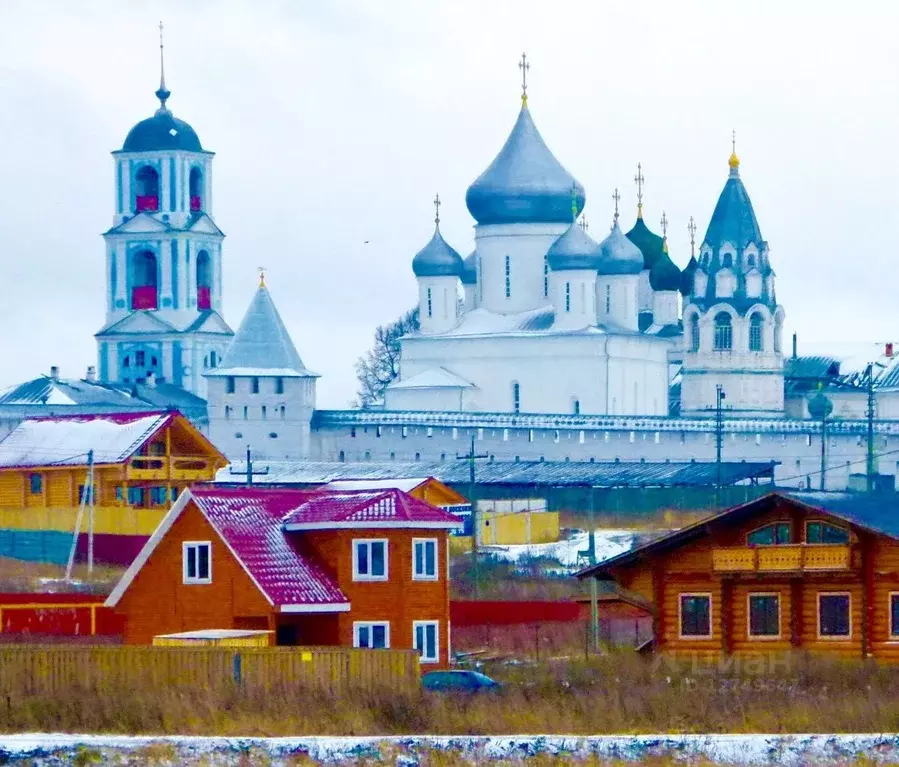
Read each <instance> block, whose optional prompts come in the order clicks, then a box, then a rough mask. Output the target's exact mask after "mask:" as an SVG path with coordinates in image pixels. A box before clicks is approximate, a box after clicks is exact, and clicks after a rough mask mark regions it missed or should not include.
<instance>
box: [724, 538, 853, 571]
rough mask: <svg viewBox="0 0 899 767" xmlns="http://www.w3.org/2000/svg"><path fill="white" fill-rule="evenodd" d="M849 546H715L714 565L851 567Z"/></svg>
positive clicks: (745, 567)
mask: <svg viewBox="0 0 899 767" xmlns="http://www.w3.org/2000/svg"><path fill="white" fill-rule="evenodd" d="M850 565H851V557H850V551H849V547H848V546H838V545H830V544H814V543H801V544H794V545H789V546H738V547H733V548H720V549H712V569H713V570H715V571H716V572H729V573H745V572H749V573H752V572H766V573H778V572H781V573H786V572H809V571H815V570H848V569H849V568H850Z"/></svg>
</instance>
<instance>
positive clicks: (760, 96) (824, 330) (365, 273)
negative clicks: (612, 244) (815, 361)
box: [0, 0, 899, 407]
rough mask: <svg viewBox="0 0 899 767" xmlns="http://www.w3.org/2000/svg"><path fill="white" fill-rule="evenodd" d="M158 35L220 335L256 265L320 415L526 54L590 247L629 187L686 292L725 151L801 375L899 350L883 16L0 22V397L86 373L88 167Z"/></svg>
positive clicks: (405, 10) (432, 13) (46, 15)
mask: <svg viewBox="0 0 899 767" xmlns="http://www.w3.org/2000/svg"><path fill="white" fill-rule="evenodd" d="M160 18H161V19H162V20H164V22H165V27H166V82H167V85H168V86H169V88H170V89H171V91H172V97H171V99H170V101H169V106H170V107H171V109H172V110H173V112H174V113H175V115H176V116H178V117H180V118H182V119H184V120H186V121H188V122H189V123H190V124H191V125H192V126H193V127H194V129H195V130H196V131H197V133H198V134H199V136H200V140H201V142H202V144H203V146H204V148H206V149H209V150H212V151H214V152H216V158H215V161H214V163H215V164H214V183H215V194H214V197H215V199H214V204H215V210H214V215H215V219H216V222H217V223H218V224H219V226H221V227H222V229H223V230H224V231H225V233H226V234H227V235H228V236H227V239H226V240H225V245H224V281H225V285H224V301H225V317H226V319H227V320H228V322H229V323H230V324H231V325H232V326H233V327H234V328H235V329H236V328H237V325H238V324H239V322H240V319H241V317H242V315H243V312H244V310H245V308H246V306H247V304H248V302H249V300H250V298H251V296H252V293H253V291H254V290H255V288H256V284H257V276H256V274H257V273H256V269H257V267H258V266H265V267H267V270H268V274H269V277H268V284H269V286H270V289H271V292H272V295H273V297H274V299H275V302H276V303H277V305H278V307H279V310H280V312H281V315H282V316H283V317H284V320H285V322H286V324H287V326H288V328H289V329H290V331H291V334H292V335H293V339H294V342H295V343H296V346H297V348H298V350H299V352H300V354H301V356H302V357H303V360H304V362H305V363H306V365H307V366H308V367H310V368H312V369H314V370H316V371H318V372H320V373H321V374H322V375H323V378H322V379H321V380H320V382H319V405H320V406H322V407H343V406H345V405H346V404H347V403H348V402H349V401H350V400H351V399H352V398H353V397H354V394H355V376H354V371H353V363H354V361H355V359H356V358H357V357H358V356H359V355H360V354H362V353H363V352H364V351H365V350H366V349H367V348H368V346H369V345H370V340H371V335H372V331H373V329H374V327H375V325H377V324H379V323H385V322H388V321H390V320H392V319H393V318H395V317H396V316H397V315H398V314H400V313H401V312H402V311H404V310H406V309H407V308H409V307H410V306H412V305H413V304H414V302H415V301H416V289H415V281H414V277H413V275H412V270H411V261H412V257H413V255H414V254H415V252H416V251H417V250H418V249H419V248H421V247H422V246H423V245H424V244H425V243H426V242H427V241H428V239H429V238H430V236H431V234H432V230H433V221H432V219H433V208H432V206H431V200H432V199H433V197H434V193H435V192H439V193H440V196H441V198H442V200H443V201H444V205H443V206H442V208H441V217H442V222H441V229H442V230H443V232H444V235H445V236H446V238H447V240H448V241H449V242H450V244H452V245H453V246H454V247H455V248H456V249H457V250H458V251H459V252H460V253H461V254H462V255H463V256H464V255H467V254H468V253H469V252H470V251H471V249H472V245H473V230H472V226H473V223H474V222H473V220H472V218H471V216H470V215H469V213H468V211H467V210H466V208H465V190H466V188H467V186H468V184H469V183H471V181H472V180H473V179H474V178H476V177H477V175H478V174H479V173H480V172H481V171H482V170H483V169H484V168H485V167H486V166H487V165H488V164H489V162H490V161H491V160H492V158H493V157H494V155H495V154H496V153H497V152H498V151H499V149H500V147H501V146H502V144H503V142H504V141H505V139H506V136H507V135H508V132H509V130H510V129H511V127H512V125H513V123H514V122H515V118H516V115H517V112H518V108H519V93H520V85H519V82H520V74H519V70H518V69H517V66H516V64H517V61H518V59H519V57H520V55H521V52H522V51H527V53H528V57H529V59H530V61H531V70H530V80H529V87H528V94H529V106H530V107H531V111H532V114H533V116H534V119H535V121H536V123H537V126H538V127H539V129H540V131H541V133H542V134H543V137H544V139H545V140H546V142H547V143H548V145H549V147H550V148H551V149H552V151H553V152H554V153H555V155H556V157H558V159H559V160H560V161H561V162H562V163H563V164H564V165H565V166H566V168H568V170H569V171H571V172H572V173H573V174H574V175H575V176H576V177H577V178H578V180H579V181H581V183H583V184H584V186H585V187H586V190H587V207H586V210H585V213H586V216H587V219H588V221H589V222H590V226H591V229H590V233H591V234H593V235H594V236H602V235H603V233H604V232H605V231H606V230H607V228H608V225H609V223H610V220H611V215H612V201H611V195H612V190H613V189H614V188H615V187H616V186H618V187H619V188H620V189H621V194H622V198H623V199H622V208H623V211H622V223H623V224H624V226H625V227H626V228H630V226H631V224H632V222H633V217H634V213H635V205H636V201H635V189H634V184H633V176H634V172H635V166H636V164H637V162H638V161H641V162H642V163H643V167H644V173H645V176H646V192H645V211H646V218H647V221H648V222H649V224H650V225H651V226H652V227H653V228H654V229H656V230H658V229H659V227H658V223H657V222H658V220H659V218H660V216H661V213H662V210H663V209H664V210H665V211H666V212H667V216H668V220H669V222H670V228H669V239H670V247H671V251H672V257H673V258H674V260H675V262H677V263H678V264H679V265H680V266H683V265H684V264H685V263H686V261H687V259H688V258H689V239H688V235H687V219H688V217H689V216H691V215H692V216H694V217H695V218H696V221H697V225H698V227H699V235H698V239H701V238H702V235H703V234H704V232H705V229H706V226H707V224H708V220H709V217H710V215H711V212H712V209H713V208H714V205H715V200H716V199H717V197H718V194H719V192H720V191H721V187H722V185H723V184H724V182H725V180H726V177H727V158H728V155H729V154H730V136H731V129H736V131H737V152H738V154H739V156H740V159H741V161H742V164H741V166H740V171H741V175H742V178H743V181H744V183H745V184H746V186H747V188H748V190H749V193H750V195H751V197H752V201H753V204H754V206H755V211H756V214H757V216H758V219H759V223H760V226H761V229H762V234H763V235H764V237H765V238H766V239H767V240H768V242H769V245H770V248H771V262H772V264H773V266H774V269H775V270H776V272H777V280H778V282H777V292H778V299H779V300H780V302H781V303H782V304H783V306H784V308H785V310H786V314H787V325H786V329H787V331H788V332H791V331H793V330H796V331H797V332H798V334H799V347H800V352H802V351H810V350H811V349H812V348H814V349H815V351H819V350H820V349H821V348H822V347H821V345H820V343H821V342H828V341H832V342H846V341H855V340H866V341H882V340H888V339H889V338H892V337H894V336H895V335H899V334H895V333H894V328H895V325H896V320H897V312H899V309H897V304H896V300H895V296H896V285H897V279H896V272H897V269H896V266H895V264H896V262H897V260H899V237H897V227H896V224H897V215H899V214H897V212H896V181H895V179H896V164H897V159H896V158H897V146H896V144H897V140H896V136H897V132H899V120H897V118H899V114H897V100H899V82H897V81H899V52H897V46H896V45H895V38H894V36H895V30H896V28H897V26H899V4H897V3H891V2H886V1H885V0H884V2H881V3H874V2H867V3H866V2H856V3H852V4H848V3H845V2H840V3H837V2H821V0H818V1H817V2H811V1H809V2H786V1H785V0H773V1H772V2H760V1H758V0H756V1H754V2H752V3H749V2H745V1H741V2H724V0H710V1H709V2H684V1H682V2H677V3H672V2H669V1H663V2H653V1H652V0H643V2H639V3H635V2H631V1H625V2H589V3H583V4H581V3H575V2H569V3H550V2H547V1H546V0H538V2H523V0H515V1H513V2H499V1H498V0H490V1H489V2H488V0H472V1H470V2H463V1H461V0H453V1H452V2H449V1H446V2H440V3H438V2H422V1H421V0H417V1H413V0H409V2H400V1H399V0H389V1H388V0H383V1H382V2H374V1H373V0H358V1H353V0H347V1H346V2H327V3H326V2H299V1H297V2H293V1H291V2H286V1H285V2H274V1H271V2H266V1H265V0H255V1H254V2H252V3H250V2H227V1H226V0H218V1H217V2H214V3H213V2H187V1H185V0H181V1H180V2H153V3H139V2H123V1H122V0H108V2H107V1H103V2H100V1H99V0H98V1H97V2H89V1H87V0H80V1H79V2H63V1H62V0H60V1H59V2H41V1H40V0H21V2H16V1H15V0H0V94H2V98H0V268H2V277H0V290H2V309H3V313H2V315H0V316H2V320H0V322H2V332H0V359H2V360H3V364H2V367H0V385H4V384H11V383H15V382H17V381H21V380H24V379H25V378H28V377H32V376H35V375H37V374H39V373H41V372H47V371H48V370H49V367H50V366H51V365H54V364H55V365H59V366H60V367H61V369H62V374H63V375H65V376H73V377H74V376H83V375H84V370H85V368H86V367H87V365H89V364H95V359H96V347H95V343H94V339H93V334H94V333H95V332H96V331H97V330H98V329H99V328H100V327H101V326H102V324H103V321H104V312H105V286H104V275H103V272H104V258H105V256H104V246H103V241H102V238H101V236H100V233H101V232H102V231H104V230H105V229H106V228H108V227H109V226H110V224H111V222H112V214H113V199H114V198H113V194H114V184H113V165H112V160H111V158H110V156H109V152H111V151H112V150H115V149H119V148H121V145H122V142H123V140H124V138H125V135H126V134H127V132H128V130H129V129H130V128H131V126H132V125H134V123H136V122H138V121H139V120H141V119H143V118H145V117H148V116H150V115H151V114H152V112H153V110H154V109H155V108H156V106H157V101H156V99H155V97H154V96H153V91H154V90H155V89H156V87H157V83H158V48H157V44H158V43H157V28H156V25H157V23H158V21H159V20H160ZM366 240H367V241H368V244H364V243H365V241H366ZM812 344H814V346H812Z"/></svg>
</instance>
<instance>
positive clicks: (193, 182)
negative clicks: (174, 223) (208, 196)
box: [189, 166, 203, 213]
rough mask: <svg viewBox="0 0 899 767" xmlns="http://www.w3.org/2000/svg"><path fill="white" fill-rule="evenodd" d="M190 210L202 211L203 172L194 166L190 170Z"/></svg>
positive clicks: (193, 211)
mask: <svg viewBox="0 0 899 767" xmlns="http://www.w3.org/2000/svg"><path fill="white" fill-rule="evenodd" d="M189 185H190V210H191V212H192V213H197V212H199V211H201V210H203V171H201V170H200V169H199V168H197V167H196V166H195V167H193V168H191V169H190V184H189Z"/></svg>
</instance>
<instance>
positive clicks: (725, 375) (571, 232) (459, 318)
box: [385, 57, 784, 416]
mask: <svg viewBox="0 0 899 767" xmlns="http://www.w3.org/2000/svg"><path fill="white" fill-rule="evenodd" d="M520 67H521V68H522V73H523V75H524V77H523V82H522V96H521V106H520V109H519V112H518V116H517V118H516V120H515V123H514V124H513V126H512V130H511V132H510V133H509V135H508V137H507V138H506V140H505V143H504V144H503V145H502V148H501V149H500V150H499V153H498V154H497V155H496V157H495V158H494V159H493V161H492V162H491V163H490V164H489V165H488V167H487V168H486V170H484V171H483V172H482V173H481V174H480V175H479V176H478V177H477V178H476V179H475V180H474V181H473V182H472V184H471V186H469V187H468V191H467V192H466V195H465V202H466V205H467V207H468V210H469V212H470V213H471V216H472V218H474V220H475V222H476V225H475V227H474V249H473V251H472V252H471V253H470V255H469V256H468V257H467V258H465V259H464V260H463V259H462V258H461V257H460V256H459V254H458V252H457V251H456V250H455V249H454V247H453V246H452V245H451V244H450V243H447V242H446V241H445V240H444V238H443V236H442V235H441V233H440V226H439V197H438V198H437V199H435V204H436V209H437V211H438V215H437V227H436V229H435V231H434V234H433V237H432V239H431V240H430V242H428V243H427V245H425V247H424V248H423V249H422V250H421V251H419V252H418V253H417V254H416V255H415V257H414V258H413V260H412V270H413V272H414V274H415V277H416V279H417V281H418V287H419V295H418V298H419V315H420V330H419V331H418V332H417V333H414V334H412V335H409V336H407V337H405V338H404V339H402V359H401V365H400V377H399V378H398V379H397V380H396V381H394V382H393V383H392V384H391V385H390V386H389V387H388V389H387V393H386V397H385V404H386V407H387V408H388V409H389V410H410V411H435V410H455V411H462V412H489V413H504V412H505V413H512V414H521V413H569V414H572V415H577V414H592V415H639V416H666V415H668V413H669V411H670V403H669V394H670V391H671V386H672V376H671V372H670V371H671V370H672V368H673V366H677V365H678V364H680V363H683V364H682V365H681V366H680V371H679V373H678V375H679V377H680V379H681V381H680V389H681V393H682V401H683V407H684V409H685V410H686V411H706V410H707V409H708V408H709V407H711V406H713V405H714V404H715V401H716V400H715V397H716V396H717V395H716V390H715V385H716V383H715V382H719V383H720V382H721V381H722V380H724V381H726V383H727V385H728V388H729V390H730V391H731V392H732V395H730V396H731V397H732V398H731V400H730V402H729V405H731V406H732V407H735V408H739V409H740V410H741V411H742V412H744V413H745V414H753V415H754V414H765V413H778V412H780V413H782V412H783V409H784V402H783V375H782V369H783V355H782V353H781V337H780V336H781V332H782V331H781V327H782V321H783V310H782V309H781V308H780V307H779V306H778V305H777V304H776V301H775V300H774V273H773V271H772V270H771V268H770V265H769V262H768V249H767V244H766V243H765V242H764V241H763V240H762V238H761V234H760V232H759V228H758V223H757V222H756V219H755V214H754V212H753V210H752V204H751V202H750V200H749V195H748V193H747V192H746V189H745V187H744V186H743V183H742V181H741V180H740V178H739V172H738V167H739V160H737V159H736V154H735V153H734V154H733V156H732V158H731V161H730V175H729V177H728V179H727V181H726V183H725V186H724V190H723V191H722V193H721V197H720V200H719V201H718V205H717V206H716V208H715V211H714V213H713V215H712V219H711V221H710V223H709V227H708V232H707V234H706V237H705V239H704V241H703V242H702V244H701V246H700V250H699V258H698V259H697V258H696V257H695V254H693V253H691V257H690V261H689V262H688V263H687V264H685V265H684V266H685V269H684V270H681V268H679V266H678V265H677V263H675V260H674V259H673V258H672V255H671V253H670V252H669V248H668V240H667V219H666V217H665V215H664V214H663V216H662V224H661V225H662V233H661V234H657V233H655V232H653V231H652V230H651V229H650V228H649V226H647V224H646V222H645V220H644V218H643V184H644V180H645V179H644V176H643V169H642V166H641V165H638V166H637V175H636V178H635V182H636V184H637V217H636V221H635V223H634V225H633V226H632V227H631V229H630V230H629V231H628V232H627V234H625V233H624V232H623V231H622V228H621V226H620V223H619V211H618V201H619V200H620V196H619V194H618V191H617V190H615V194H614V195H613V199H614V200H615V210H614V214H613V215H612V223H611V230H610V232H609V234H608V235H607V236H606V237H604V238H602V239H601V240H600V241H598V242H597V241H596V240H594V239H593V237H591V236H590V234H589V230H588V227H587V225H586V222H585V221H584V219H583V217H582V212H583V210H584V206H585V204H586V201H587V198H586V193H585V190H584V187H583V186H582V185H581V184H580V183H579V182H578V181H577V179H576V178H575V177H574V176H573V175H572V174H571V172H569V171H568V170H567V169H566V168H565V167H564V166H563V165H562V163H560V162H559V160H558V159H557V158H556V157H555V155H553V153H552V151H551V150H550V148H549V146H548V145H547V143H546V141H545V140H544V138H543V136H542V135H541V134H540V131H539V130H538V129H537V125H536V122H535V118H534V115H533V114H532V113H531V109H530V106H529V104H528V97H527V80H526V74H527V67H528V65H527V61H526V59H525V58H524V57H523V60H522V62H521V64H520ZM691 234H692V230H691ZM685 322H686V327H687V330H688V332H687V333H686V335H685V333H684V328H685ZM725 322H729V323H730V324H729V326H728V327H729V328H730V330H729V331H725V330H724V329H723V327H724V323H725ZM728 332H729V335H728ZM747 370H751V371H752V372H751V374H749V373H747V372H746V371H747ZM709 371H714V372H713V373H711V374H710V373H709ZM778 371H780V373H778ZM778 376H779V377H778ZM778 391H779V392H780V395H779V396H778V394H777V392H778Z"/></svg>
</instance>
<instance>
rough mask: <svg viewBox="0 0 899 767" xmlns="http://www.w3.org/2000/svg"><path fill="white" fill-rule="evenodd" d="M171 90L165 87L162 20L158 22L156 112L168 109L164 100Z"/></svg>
mask: <svg viewBox="0 0 899 767" xmlns="http://www.w3.org/2000/svg"><path fill="white" fill-rule="evenodd" d="M171 95H172V92H171V91H170V90H169V89H168V88H166V87H165V44H164V41H163V27H162V22H161V21H160V22H159V88H158V89H157V91H156V98H158V99H159V110H158V112H157V114H159V113H162V114H165V113H166V112H168V111H169V109H168V107H167V106H166V105H165V102H166V101H168V99H169V96H171Z"/></svg>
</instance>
